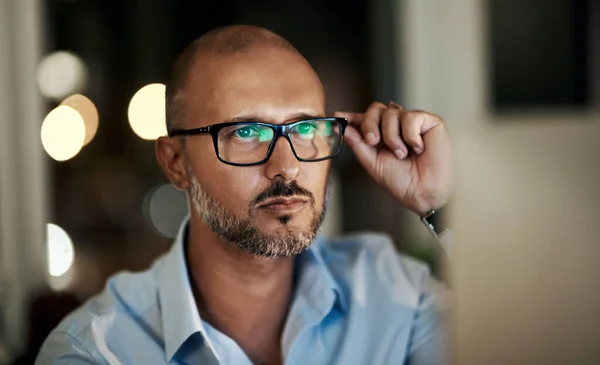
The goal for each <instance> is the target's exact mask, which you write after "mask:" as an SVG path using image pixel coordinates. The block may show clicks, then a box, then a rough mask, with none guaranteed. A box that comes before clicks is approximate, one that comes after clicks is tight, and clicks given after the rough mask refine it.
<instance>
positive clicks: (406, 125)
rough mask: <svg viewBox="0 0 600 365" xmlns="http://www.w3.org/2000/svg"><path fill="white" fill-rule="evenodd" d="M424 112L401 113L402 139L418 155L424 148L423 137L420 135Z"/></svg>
mask: <svg viewBox="0 0 600 365" xmlns="http://www.w3.org/2000/svg"><path fill="white" fill-rule="evenodd" d="M424 118H425V113H422V112H406V113H404V114H402V120H401V123H400V124H401V126H402V127H401V128H402V139H403V140H404V142H406V144H408V145H409V146H410V147H412V149H413V151H414V152H415V153H416V154H417V155H420V154H421V153H423V150H424V149H425V146H424V143H423V137H421V129H422V126H423V122H424Z"/></svg>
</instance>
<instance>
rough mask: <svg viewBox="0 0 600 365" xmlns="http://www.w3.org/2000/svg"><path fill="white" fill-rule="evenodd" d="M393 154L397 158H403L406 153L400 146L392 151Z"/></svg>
mask: <svg viewBox="0 0 600 365" xmlns="http://www.w3.org/2000/svg"><path fill="white" fill-rule="evenodd" d="M394 154H395V155H396V157H398V158H399V159H401V160H402V159H403V158H404V156H405V155H406V153H404V150H403V149H402V148H398V149H397V150H395V151H394Z"/></svg>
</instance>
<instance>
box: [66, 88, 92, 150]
mask: <svg viewBox="0 0 600 365" xmlns="http://www.w3.org/2000/svg"><path fill="white" fill-rule="evenodd" d="M61 105H66V106H70V107H71V108H73V109H75V110H76V111H77V112H78V113H79V115H81V118H83V123H84V125H85V139H84V141H83V145H84V146H85V145H87V144H88V143H90V142H91V141H92V139H93V138H94V136H95V135H96V131H98V110H97V109H96V106H95V105H94V103H93V102H92V101H91V100H90V99H88V98H86V97H85V96H83V95H81V94H75V95H71V96H69V97H68V98H66V99H65V100H63V102H62V103H61Z"/></svg>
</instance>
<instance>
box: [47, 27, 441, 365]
mask: <svg viewBox="0 0 600 365" xmlns="http://www.w3.org/2000/svg"><path fill="white" fill-rule="evenodd" d="M166 97H167V124H168V125H167V127H168V131H169V137H163V138H160V139H158V140H157V141H156V156H157V158H158V162H159V163H160V165H161V167H162V168H163V170H164V172H165V174H166V175H167V177H168V178H169V180H170V181H171V182H172V183H173V184H174V185H175V186H176V187H177V188H179V189H183V190H186V191H187V192H188V193H189V199H190V206H191V209H190V211H191V215H190V218H189V220H188V221H186V222H184V223H183V224H182V227H181V230H180V233H179V235H178V237H177V239H176V241H175V244H174V246H173V248H172V250H171V251H170V252H169V253H168V254H167V255H165V256H164V257H162V258H160V259H159V260H158V261H157V262H156V263H155V264H154V265H153V266H152V267H151V268H150V269H149V270H148V271H146V272H142V273H138V274H131V273H124V274H119V275H117V276H115V277H113V278H112V279H110V280H109V282H108V284H107V287H106V289H105V291H104V292H103V293H102V294H100V295H99V296H98V297H96V298H94V299H92V300H91V301H89V302H88V303H87V304H86V305H84V306H83V307H82V308H80V309H79V310H77V311H76V312H75V313H73V314H72V315H70V316H69V317H68V318H67V319H66V320H65V321H64V322H63V323H62V324H61V325H59V326H58V328H56V329H55V331H54V332H53V333H52V334H51V335H50V336H49V338H48V339H47V341H46V343H45V345H44V348H43V349H42V351H41V353H40V355H39V358H38V363H39V364H49V363H57V364H89V363H101V364H167V363H173V364H283V363H285V364H370V365H373V364H403V363H411V364H431V363H439V362H440V361H441V343H442V339H441V330H440V323H439V318H438V316H437V314H436V308H435V304H436V301H437V300H436V296H435V293H434V292H433V291H431V284H432V280H431V279H430V277H429V272H428V270H427V268H426V267H425V266H424V265H421V264H419V263H416V262H414V261H412V260H410V259H407V258H403V257H399V256H398V255H397V254H396V253H395V251H394V249H393V245H392V243H391V242H390V241H389V239H388V238H386V237H383V236H375V235H358V236H354V237H348V238H346V239H344V240H341V241H339V242H330V241H328V240H326V239H324V238H321V237H317V231H318V228H319V226H320V224H321V222H322V220H323V217H324V214H325V207H326V200H327V183H328V174H329V168H330V160H329V159H330V158H332V157H333V156H335V155H336V154H337V153H338V152H339V149H340V146H341V143H342V137H344V140H345V141H346V143H347V144H348V145H349V146H350V148H351V149H352V151H353V152H354V154H355V155H356V158H357V159H358V161H360V163H361V164H362V165H363V166H364V168H365V169H366V170H367V172H368V173H369V174H370V175H371V176H372V177H373V178H374V179H375V180H376V181H377V182H378V183H379V184H380V185H381V186H382V187H383V188H384V189H386V190H387V191H388V192H389V193H390V194H391V195H392V196H393V197H394V198H396V199H397V200H398V201H399V202H401V203H402V204H403V205H404V206H406V207H407V208H409V209H411V210H412V211H413V212H415V213H416V214H419V215H420V216H425V215H427V214H428V212H430V211H431V210H435V209H438V208H441V207H442V206H444V205H445V204H446V202H447V201H448V198H449V194H450V181H451V178H450V170H451V166H450V163H451V157H450V142H449V138H448V133H447V131H446V128H445V126H444V123H443V121H442V120H441V119H440V118H439V117H437V116H435V115H432V114H428V113H425V112H414V111H413V112H408V111H404V110H403V109H402V108H401V107H400V106H398V105H396V104H394V103H388V104H387V105H384V104H381V103H374V104H372V105H371V106H370V107H369V108H368V109H367V111H366V112H365V113H364V114H361V113H348V112H338V113H335V114H334V117H330V118H327V117H326V115H325V100H324V99H325V98H324V91H323V87H322V85H321V82H320V80H319V78H318V77H317V75H316V74H315V72H314V71H313V69H312V68H311V66H310V65H309V64H308V62H307V61H306V60H305V59H304V58H303V57H302V56H301V55H300V54H299V53H298V52H297V51H296V50H295V49H294V48H293V47H292V46H291V45H290V44H289V43H288V42H287V41H286V40H284V39H283V38H281V37H280V36H278V35H275V34H273V33H271V32H269V31H267V30H265V29H262V28H258V27H251V26H231V27H226V28H220V29H217V30H214V31H212V32H210V33H208V34H206V35H204V36H202V37H201V38H199V39H198V40H196V41H195V42H194V43H193V44H191V45H190V46H189V47H188V48H187V49H186V50H185V51H184V52H183V53H182V55H181V56H180V57H179V59H178V60H177V62H176V64H175V67H174V71H173V76H172V78H171V79H170V81H169V83H168V85H167V95H166ZM280 137H282V138H280Z"/></svg>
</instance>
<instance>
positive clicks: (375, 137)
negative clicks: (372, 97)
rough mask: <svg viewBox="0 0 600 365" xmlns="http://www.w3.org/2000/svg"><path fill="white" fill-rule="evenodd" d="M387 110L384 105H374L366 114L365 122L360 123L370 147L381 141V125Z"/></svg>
mask: <svg viewBox="0 0 600 365" xmlns="http://www.w3.org/2000/svg"><path fill="white" fill-rule="evenodd" d="M386 109H387V107H386V106H385V105H384V104H382V103H373V104H371V105H370V106H369V108H368V109H367V111H366V112H365V117H364V120H363V121H362V123H360V131H361V132H362V135H363V138H364V140H365V141H366V142H367V143H368V144H369V146H375V145H377V143H379V141H380V138H381V136H380V134H379V124H380V123H381V114H382V113H383V111H384V110H386Z"/></svg>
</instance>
